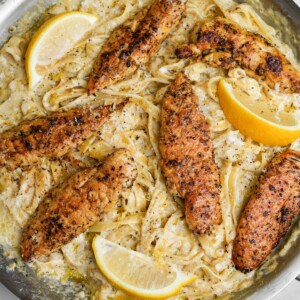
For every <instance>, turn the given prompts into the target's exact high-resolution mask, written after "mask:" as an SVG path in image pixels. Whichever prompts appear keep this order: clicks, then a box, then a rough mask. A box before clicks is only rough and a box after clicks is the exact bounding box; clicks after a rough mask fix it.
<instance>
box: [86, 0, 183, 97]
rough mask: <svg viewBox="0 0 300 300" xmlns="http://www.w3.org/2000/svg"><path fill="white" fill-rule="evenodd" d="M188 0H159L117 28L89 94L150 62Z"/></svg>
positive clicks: (101, 57)
mask: <svg viewBox="0 0 300 300" xmlns="http://www.w3.org/2000/svg"><path fill="white" fill-rule="evenodd" d="M184 2H185V0H157V1H156V2H155V3H154V4H153V5H152V6H151V7H150V9H149V10H147V9H144V10H142V11H141V12H139V13H138V14H137V16H136V17H135V18H133V19H132V20H130V21H128V22H126V23H125V24H124V25H122V26H121V27H119V28H118V29H116V30H115V32H114V33H113V34H112V36H111V38H110V39H109V40H108V42H107V44H106V45H105V46H104V48H103V49H102V51H101V53H100V55H99V57H98V58H97V60H96V62H95V65H94V69H93V72H92V74H91V78H90V81H89V84H88V89H89V93H94V92H95V91H96V90H101V89H103V88H105V87H107V86H109V85H111V84H113V83H115V82H117V81H120V80H122V79H124V78H125V77H127V76H128V75H130V74H132V73H133V72H134V71H135V70H136V69H137V68H138V67H139V66H141V65H143V64H145V63H147V62H148V61H149V60H150V59H151V57H152V56H153V55H154V54H155V53H156V52H157V51H158V49H159V47H160V45H161V43H162V42H163V41H164V39H165V38H166V37H167V36H168V34H169V33H170V31H171V30H172V28H174V27H175V26H176V25H177V24H178V23H179V20H180V18H181V16H182V14H183V11H184V7H185V5H184Z"/></svg>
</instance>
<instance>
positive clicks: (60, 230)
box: [21, 149, 137, 261]
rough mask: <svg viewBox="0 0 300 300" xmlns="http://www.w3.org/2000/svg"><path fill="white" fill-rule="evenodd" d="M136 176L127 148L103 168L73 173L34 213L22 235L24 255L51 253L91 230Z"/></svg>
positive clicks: (37, 256) (113, 155)
mask: <svg viewBox="0 0 300 300" xmlns="http://www.w3.org/2000/svg"><path fill="white" fill-rule="evenodd" d="M136 177H137V168H136V165H135V163H134V161H133V158H132V157H131V155H130V153H129V151H128V150H126V149H120V150H118V151H116V152H115V153H114V154H112V155H110V156H108V157H107V158H106V160H105V161H104V163H103V165H102V166H101V167H100V168H99V169H97V168H91V169H85V170H83V171H81V172H79V173H77V174H75V175H73V176H72V177H71V178H70V179H69V180H68V182H67V183H66V184H65V185H63V186H61V187H58V188H56V189H54V190H53V191H52V192H51V193H50V194H49V196H48V197H47V198H46V199H45V200H44V201H43V202H41V203H40V205H39V206H38V208H37V210H36V212H35V213H34V214H33V215H32V216H31V217H30V219H29V221H28V223H27V226H26V228H25V230H24V232H23V235H22V241H21V256H22V258H23V259H24V260H25V261H30V260H32V259H33V258H39V257H40V256H42V255H49V254H50V253H52V252H54V251H57V250H58V249H60V248H61V247H62V246H63V245H65V244H67V243H69V242H70V241H71V240H72V239H73V238H75V237H77V236H78V235H80V234H81V233H83V232H85V231H86V230H88V229H89V228H90V227H91V226H92V225H93V224H94V223H95V222H97V221H99V220H101V217H102V215H103V214H104V213H106V212H108V211H109V210H111V209H112V208H114V206H115V205H116V203H117V202H118V201H119V200H121V199H122V197H124V196H125V194H126V192H128V191H129V189H130V188H131V187H132V185H133V182H134V181H135V179H136Z"/></svg>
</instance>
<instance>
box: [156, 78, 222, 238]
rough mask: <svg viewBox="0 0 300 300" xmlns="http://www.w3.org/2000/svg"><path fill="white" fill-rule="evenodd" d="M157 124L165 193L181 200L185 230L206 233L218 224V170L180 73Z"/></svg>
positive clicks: (204, 126)
mask: <svg viewBox="0 0 300 300" xmlns="http://www.w3.org/2000/svg"><path fill="white" fill-rule="evenodd" d="M161 123H162V125H161V139H160V151H161V155H162V160H161V167H162V170H163V172H164V174H165V176H166V180H167V186H168V189H169V191H170V192H171V193H172V194H173V195H179V196H180V197H182V198H183V199H184V200H185V213H186V221H187V223H188V226H189V228H190V229H191V230H192V231H194V232H196V233H198V234H206V233H210V231H211V229H212V228H213V227H214V225H217V224H220V223H221V208H220V176H219V170H218V168H217V166H216V164H215V162H214V158H213V145H212V140H211V137H210V132H209V127H208V124H207V122H206V120H205V117H204V115H203V114H202V112H201V110H200V108H199V106H198V104H197V99H196V96H195V94H194V93H193V91H192V87H191V85H190V83H189V81H188V79H187V77H186V76H185V75H184V74H183V73H180V74H179V75H178V76H177V78H176V80H175V82H174V83H173V84H172V85H171V86H170V87H169V89H168V91H167V92H166V95H165V99H164V103H163V107H162V116H161Z"/></svg>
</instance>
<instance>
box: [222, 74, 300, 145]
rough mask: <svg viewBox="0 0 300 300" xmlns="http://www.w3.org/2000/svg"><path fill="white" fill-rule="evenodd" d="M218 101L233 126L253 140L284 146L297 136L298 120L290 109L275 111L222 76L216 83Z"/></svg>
mask: <svg viewBox="0 0 300 300" xmlns="http://www.w3.org/2000/svg"><path fill="white" fill-rule="evenodd" d="M218 97H219V101H220V105H221V107H222V109H223V111H224V114H225V116H226V118H227V119H228V121H229V122H230V123H231V124H232V126H233V127H234V128H235V129H238V130H239V131H240V132H241V133H242V134H244V135H245V136H249V137H250V138H252V139H253V140H254V141H257V142H260V143H263V144H265V145H270V146H286V145H288V144H290V143H291V142H293V141H295V140H296V139H298V138H299V137H300V120H299V117H297V116H296V115H295V114H293V113H287V112H281V113H276V112H274V111H272V110H271V109H270V107H269V106H268V105H267V104H266V103H263V102H261V101H257V100H255V99H253V98H252V97H251V96H249V95H247V94H246V93H245V92H243V91H242V90H241V89H239V88H237V87H236V86H233V85H232V84H231V83H229V82H228V81H226V80H225V79H221V80H220V82H219V85H218Z"/></svg>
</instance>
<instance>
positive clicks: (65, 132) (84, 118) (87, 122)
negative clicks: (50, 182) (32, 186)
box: [0, 103, 124, 167]
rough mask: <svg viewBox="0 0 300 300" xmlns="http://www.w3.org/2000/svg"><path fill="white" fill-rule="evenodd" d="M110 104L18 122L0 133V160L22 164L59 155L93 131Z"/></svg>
mask: <svg viewBox="0 0 300 300" xmlns="http://www.w3.org/2000/svg"><path fill="white" fill-rule="evenodd" d="M123 107H124V103H121V104H119V105H116V107H115V108H114V107H113V106H99V107H95V108H93V109H91V108H88V107H87V108H76V109H72V110H69V111H67V112H57V113H54V114H52V115H49V116H46V117H42V118H38V119H35V120H31V121H25V122H22V123H21V124H20V125H18V126H16V127H14V128H12V129H10V130H8V131H6V132H3V133H1V134H0V163H1V164H2V165H6V166H8V167H10V166H12V165H13V166H16V167H19V166H20V167H26V166H30V165H32V164H34V163H36V162H38V161H39V160H40V159H42V158H43V157H48V158H55V157H60V156H63V155H64V154H66V153H68V152H69V151H70V150H71V149H73V148H76V147H78V146H79V145H80V144H81V143H83V141H84V140H86V139H88V138H89V137H91V136H92V135H93V134H94V133H96V132H97V131H98V130H99V129H100V126H101V125H102V124H103V123H104V122H105V121H106V120H107V119H108V118H109V116H110V115H111V113H112V112H113V111H114V110H119V109H122V108H123Z"/></svg>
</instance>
